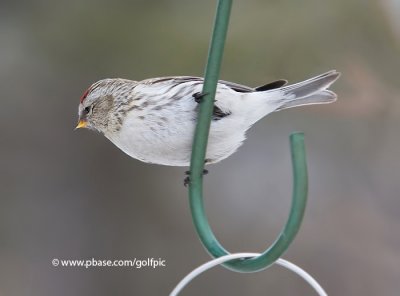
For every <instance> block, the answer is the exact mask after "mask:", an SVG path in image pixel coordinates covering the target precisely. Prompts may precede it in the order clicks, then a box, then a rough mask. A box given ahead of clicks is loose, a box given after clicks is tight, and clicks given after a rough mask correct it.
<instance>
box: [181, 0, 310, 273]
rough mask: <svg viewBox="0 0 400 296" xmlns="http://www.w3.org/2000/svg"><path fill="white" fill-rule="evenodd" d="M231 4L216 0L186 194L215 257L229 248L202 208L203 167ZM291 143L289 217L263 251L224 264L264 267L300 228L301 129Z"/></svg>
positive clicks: (303, 193) (303, 188)
mask: <svg viewBox="0 0 400 296" xmlns="http://www.w3.org/2000/svg"><path fill="white" fill-rule="evenodd" d="M231 4H232V1H231V0H220V1H219V2H218V7H217V15H216V18H215V24H214V31H213V35H212V40H211V46H210V50H209V56H208V63H207V66H206V74H205V81H204V86H203V93H204V94H205V96H204V97H203V100H202V102H201V103H200V110H199V117H198V122H197V126H196V131H195V137H194V141H193V148H192V157H191V163H190V183H189V198H190V208H191V212H192V217H193V222H194V225H195V227H196V230H197V233H198V235H199V237H200V240H201V241H202V243H203V245H204V247H205V248H206V249H207V250H208V252H209V253H210V254H211V255H212V256H213V257H215V258H216V257H220V256H223V255H227V254H229V252H228V251H226V250H225V249H224V248H223V247H222V246H221V244H220V243H219V242H218V240H217V239H216V237H215V235H214V233H213V232H212V230H211V227H210V225H209V223H208V219H207V216H206V214H205V211H204V204H203V169H204V160H205V155H206V148H207V140H208V134H209V129H210V123H211V116H212V111H213V105H214V103H213V101H214V97H215V90H216V85H217V80H218V76H219V72H220V66H221V60H222V54H223V49H224V43H225V39H226V32H227V28H228V22H229V15H230V9H231ZM290 143H291V154H292V165H293V179H294V182H293V200H292V207H291V210H290V214H289V218H288V221H287V222H286V225H285V227H284V229H283V230H282V232H281V233H280V235H279V237H278V239H277V240H276V241H275V242H274V244H273V245H272V246H271V247H270V248H268V249H267V250H266V251H265V252H264V253H263V254H261V255H260V256H258V257H256V258H249V259H240V260H233V261H231V262H228V263H226V264H224V266H225V267H227V268H229V269H231V270H234V271H237V272H255V271H259V270H262V269H265V268H267V267H268V266H269V265H271V264H273V263H274V262H275V261H276V260H277V259H278V258H279V257H280V256H281V255H282V254H283V253H284V252H285V251H286V250H287V248H288V247H289V245H290V243H291V242H292V241H293V239H294V237H295V236H296V234H297V232H298V230H299V228H300V224H301V221H302V218H303V215H304V210H305V206H306V200H307V184H308V182H307V165H306V158H305V147H304V135H303V134H302V133H295V134H292V135H291V136H290Z"/></svg>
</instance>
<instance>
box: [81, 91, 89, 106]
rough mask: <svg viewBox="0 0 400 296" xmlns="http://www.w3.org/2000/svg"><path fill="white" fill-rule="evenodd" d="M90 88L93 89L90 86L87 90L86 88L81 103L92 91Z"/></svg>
mask: <svg viewBox="0 0 400 296" xmlns="http://www.w3.org/2000/svg"><path fill="white" fill-rule="evenodd" d="M90 89H91V87H89V88H88V89H87V90H85V92H84V93H83V95H82V96H81V103H82V102H83V100H84V99H86V97H87V96H88V94H89V93H90Z"/></svg>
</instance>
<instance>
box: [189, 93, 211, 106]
mask: <svg viewBox="0 0 400 296" xmlns="http://www.w3.org/2000/svg"><path fill="white" fill-rule="evenodd" d="M206 95H208V93H203V92H197V93H194V94H193V95H192V96H193V98H194V100H195V101H196V103H198V104H199V103H200V102H201V101H202V99H203V97H204V96H206Z"/></svg>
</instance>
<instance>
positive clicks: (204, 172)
mask: <svg viewBox="0 0 400 296" xmlns="http://www.w3.org/2000/svg"><path fill="white" fill-rule="evenodd" d="M207 174H208V170H205V169H204V170H203V176H204V175H207ZM185 175H186V176H187V177H186V178H185V179H184V180H183V185H184V186H185V187H187V186H188V185H189V184H190V171H186V172H185Z"/></svg>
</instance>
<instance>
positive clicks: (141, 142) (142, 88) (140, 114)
mask: <svg viewBox="0 0 400 296" xmlns="http://www.w3.org/2000/svg"><path fill="white" fill-rule="evenodd" d="M339 76H340V73H339V72H337V71H336V70H332V71H329V72H326V73H324V74H321V75H318V76H315V77H313V78H310V79H308V80H305V81H302V82H298V83H295V84H292V85H287V81H286V80H277V81H274V82H271V83H268V84H265V85H261V86H258V87H254V88H252V87H248V86H244V85H241V84H237V83H233V82H228V81H224V80H219V81H218V83H217V88H216V95H215V101H214V107H213V114H212V119H211V125H210V133H209V139H208V146H207V151H206V158H205V164H213V163H217V162H219V161H221V160H223V159H225V158H227V157H228V156H230V155H232V154H233V153H234V152H235V151H236V150H237V149H238V148H239V147H240V146H241V145H242V143H243V141H244V140H245V139H246V132H247V130H248V129H249V128H250V127H251V126H252V125H253V124H255V123H256V122H257V121H259V120H260V119H262V118H263V117H265V116H266V115H268V114H270V113H272V112H276V111H281V110H283V109H288V108H292V107H298V106H304V105H311V104H327V103H332V102H334V101H335V100H336V98H337V96H336V94H335V93H334V92H332V91H330V90H328V88H329V87H330V86H331V85H332V83H334V82H335V81H336V80H337V79H338V77H339ZM203 82H204V80H203V78H201V77H193V76H170V77H159V78H150V79H145V80H142V81H134V80H128V79H122V78H113V79H110V78H108V79H102V80H99V81H97V82H95V83H93V84H92V85H91V86H90V87H89V88H88V89H87V90H86V91H85V92H84V93H83V95H82V96H81V99H80V103H79V107H78V116H79V119H78V125H77V127H76V128H77V129H80V128H87V129H90V130H95V131H97V132H100V133H101V134H103V135H104V136H105V137H106V138H108V139H109V140H110V141H111V142H112V143H113V144H114V145H116V146H117V147H118V148H120V149H121V150H122V151H123V152H125V153H126V154H128V155H129V156H131V157H133V158H135V159H137V160H140V161H143V162H146V163H153V164H159V165H166V166H189V165H190V156H191V150H192V144H193V137H194V131H195V126H196V120H197V116H198V109H199V105H200V104H201V98H202V93H201V92H202V87H203Z"/></svg>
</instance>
